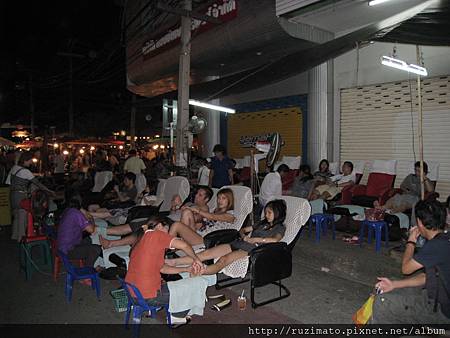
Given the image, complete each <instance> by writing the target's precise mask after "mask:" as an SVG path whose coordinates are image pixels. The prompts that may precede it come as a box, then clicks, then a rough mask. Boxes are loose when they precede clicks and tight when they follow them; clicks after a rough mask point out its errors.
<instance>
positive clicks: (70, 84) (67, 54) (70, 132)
mask: <svg viewBox="0 0 450 338" xmlns="http://www.w3.org/2000/svg"><path fill="white" fill-rule="evenodd" d="M72 48H73V46H71V47H70V52H69V53H66V52H59V53H58V55H59V56H65V57H68V58H69V112H68V113H69V135H70V136H73V128H74V117H73V112H74V109H73V58H74V57H75V58H79V59H83V58H85V57H86V56H85V55H82V54H76V53H72Z"/></svg>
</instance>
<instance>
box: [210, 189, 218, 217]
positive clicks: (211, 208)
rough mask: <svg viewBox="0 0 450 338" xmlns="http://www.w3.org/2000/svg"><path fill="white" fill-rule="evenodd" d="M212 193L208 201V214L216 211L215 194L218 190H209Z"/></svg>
mask: <svg viewBox="0 0 450 338" xmlns="http://www.w3.org/2000/svg"><path fill="white" fill-rule="evenodd" d="M211 189H212V191H213V195H212V197H211V199H210V200H209V201H208V208H209V212H214V210H216V208H217V192H218V191H219V190H220V189H217V188H211Z"/></svg>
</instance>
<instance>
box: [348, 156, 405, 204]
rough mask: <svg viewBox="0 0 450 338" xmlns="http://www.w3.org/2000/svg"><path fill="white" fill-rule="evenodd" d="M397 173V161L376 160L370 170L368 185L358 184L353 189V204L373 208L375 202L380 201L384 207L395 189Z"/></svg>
mask: <svg viewBox="0 0 450 338" xmlns="http://www.w3.org/2000/svg"><path fill="white" fill-rule="evenodd" d="M396 172H397V161H396V160H389V161H382V160H375V161H373V163H372V165H371V168H370V170H369V178H368V180H367V184H366V185H362V184H357V185H354V186H353V189H352V198H351V201H352V204H356V205H360V206H362V207H367V208H372V207H373V202H374V201H376V200H378V202H379V203H380V205H384V203H385V202H386V200H387V198H388V193H389V191H390V190H391V189H392V188H393V187H394V182H395V176H396Z"/></svg>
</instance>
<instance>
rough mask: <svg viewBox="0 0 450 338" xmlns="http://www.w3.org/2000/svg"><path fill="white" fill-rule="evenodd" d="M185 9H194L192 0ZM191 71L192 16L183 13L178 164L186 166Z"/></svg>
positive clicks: (188, 0) (184, 4) (179, 79)
mask: <svg viewBox="0 0 450 338" xmlns="http://www.w3.org/2000/svg"><path fill="white" fill-rule="evenodd" d="M183 9H184V10H186V11H189V12H191V11H192V1H191V0H184V1H183ZM190 72H191V17H190V16H186V15H183V16H182V17H181V50H180V64H179V70H178V114H177V149H176V164H177V165H179V166H183V167H186V166H187V163H186V157H187V155H186V153H187V152H188V151H189V150H188V149H183V148H184V145H185V142H184V133H183V130H184V128H185V127H186V125H187V123H188V121H189V77H190Z"/></svg>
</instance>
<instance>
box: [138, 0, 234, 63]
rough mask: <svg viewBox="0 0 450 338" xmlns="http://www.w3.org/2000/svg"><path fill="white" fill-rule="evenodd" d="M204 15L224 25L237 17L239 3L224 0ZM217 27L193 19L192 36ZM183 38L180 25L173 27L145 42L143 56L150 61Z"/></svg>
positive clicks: (232, 0) (209, 8)
mask: <svg viewBox="0 0 450 338" xmlns="http://www.w3.org/2000/svg"><path fill="white" fill-rule="evenodd" d="M202 14H204V15H207V16H211V17H213V18H217V19H219V20H220V21H221V22H222V23H225V22H228V21H230V20H233V19H234V18H235V17H236V16H237V1H236V0H223V1H218V2H217V3H215V4H212V5H211V6H209V7H208V8H207V9H206V10H205V11H204V12H203V13H202ZM215 26H217V24H213V23H210V22H206V21H201V20H197V19H192V21H191V31H192V34H193V35H194V34H196V35H198V34H201V33H203V32H206V31H208V30H210V29H211V28H213V27H215ZM180 37H181V27H180V24H177V25H175V26H172V27H171V28H170V29H169V30H168V31H167V32H165V33H163V34H161V35H159V36H157V37H155V38H153V39H150V40H147V41H145V42H144V44H143V46H142V55H143V56H144V59H148V58H150V57H152V56H154V55H156V54H159V53H161V52H163V51H165V50H167V49H169V48H171V47H173V46H174V45H176V44H178V42H179V41H180Z"/></svg>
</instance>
